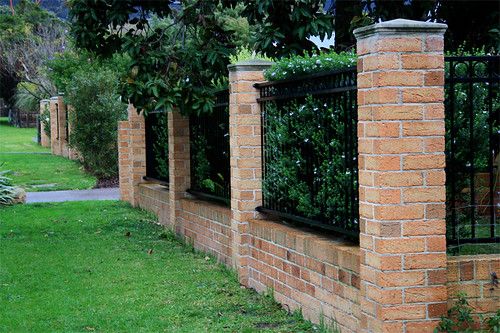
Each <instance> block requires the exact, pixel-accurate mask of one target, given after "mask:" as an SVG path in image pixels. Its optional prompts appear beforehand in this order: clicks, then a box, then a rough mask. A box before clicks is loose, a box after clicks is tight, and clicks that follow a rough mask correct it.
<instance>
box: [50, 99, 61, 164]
mask: <svg viewBox="0 0 500 333" xmlns="http://www.w3.org/2000/svg"><path fill="white" fill-rule="evenodd" d="M49 108H50V148H51V151H52V154H54V155H61V142H60V126H59V122H60V117H59V97H57V96H56V97H51V98H50V104H49Z"/></svg>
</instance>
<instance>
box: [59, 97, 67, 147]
mask: <svg viewBox="0 0 500 333" xmlns="http://www.w3.org/2000/svg"><path fill="white" fill-rule="evenodd" d="M57 104H58V106H59V145H60V150H61V155H62V156H64V157H69V147H68V128H67V126H68V122H67V119H66V118H67V117H66V114H67V107H68V106H67V105H66V103H65V102H64V96H63V95H59V96H58V97H57Z"/></svg>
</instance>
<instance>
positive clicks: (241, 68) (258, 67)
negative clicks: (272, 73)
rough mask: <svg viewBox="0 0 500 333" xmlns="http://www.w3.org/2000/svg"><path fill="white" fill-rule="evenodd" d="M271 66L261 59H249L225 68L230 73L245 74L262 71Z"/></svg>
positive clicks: (268, 62)
mask: <svg viewBox="0 0 500 333" xmlns="http://www.w3.org/2000/svg"><path fill="white" fill-rule="evenodd" d="M272 64H273V62H272V61H268V60H261V59H250V60H244V61H239V62H238V63H236V64H231V65H228V66H227V68H228V69H229V71H230V72H236V71H238V72H247V71H252V72H253V71H263V70H265V69H267V68H269V67H270V66H271V65H272Z"/></svg>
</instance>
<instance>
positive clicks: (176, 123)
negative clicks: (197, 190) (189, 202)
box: [168, 110, 191, 235]
mask: <svg viewBox="0 0 500 333" xmlns="http://www.w3.org/2000/svg"><path fill="white" fill-rule="evenodd" d="M189 151H190V150H189V118H188V117H185V116H183V115H181V114H180V113H179V111H178V110H174V111H171V112H169V113H168V155H169V156H168V159H169V161H168V169H169V170H168V173H169V191H170V193H169V197H170V227H171V228H172V229H174V230H175V231H176V232H177V234H179V235H183V234H184V231H183V230H181V229H182V225H181V224H178V223H177V217H178V216H179V214H180V204H181V203H180V199H182V198H184V197H185V196H186V190H187V189H188V188H189V186H190V181H191V178H190V177H191V174H190V170H191V168H190V156H189Z"/></svg>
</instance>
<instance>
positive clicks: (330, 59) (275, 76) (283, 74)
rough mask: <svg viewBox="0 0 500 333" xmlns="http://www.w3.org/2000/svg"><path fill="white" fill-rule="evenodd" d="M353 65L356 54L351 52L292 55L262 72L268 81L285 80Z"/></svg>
mask: <svg viewBox="0 0 500 333" xmlns="http://www.w3.org/2000/svg"><path fill="white" fill-rule="evenodd" d="M354 65H356V54H354V53H352V52H340V53H335V52H326V53H320V54H313V55H302V56H299V55H293V56H290V57H289V58H282V59H280V60H279V61H277V62H276V63H275V64H274V65H273V66H272V67H271V68H269V69H268V70H266V71H265V72H264V77H265V78H266V80H268V81H277V80H285V79H288V78H291V77H296V76H301V75H306V74H312V73H317V72H324V71H331V70H337V69H344V68H348V67H351V66H354Z"/></svg>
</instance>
